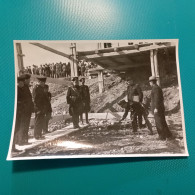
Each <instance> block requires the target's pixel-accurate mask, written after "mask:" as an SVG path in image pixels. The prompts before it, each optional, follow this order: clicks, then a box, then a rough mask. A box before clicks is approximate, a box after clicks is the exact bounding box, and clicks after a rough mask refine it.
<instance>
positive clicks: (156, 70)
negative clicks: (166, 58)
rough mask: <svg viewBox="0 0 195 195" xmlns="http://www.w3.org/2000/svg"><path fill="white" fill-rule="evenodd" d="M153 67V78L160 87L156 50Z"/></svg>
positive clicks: (155, 51) (156, 51)
mask: <svg viewBox="0 0 195 195" xmlns="http://www.w3.org/2000/svg"><path fill="white" fill-rule="evenodd" d="M154 67H155V76H156V78H157V84H158V85H159V86H160V74H159V67H158V50H157V49H155V50H154Z"/></svg>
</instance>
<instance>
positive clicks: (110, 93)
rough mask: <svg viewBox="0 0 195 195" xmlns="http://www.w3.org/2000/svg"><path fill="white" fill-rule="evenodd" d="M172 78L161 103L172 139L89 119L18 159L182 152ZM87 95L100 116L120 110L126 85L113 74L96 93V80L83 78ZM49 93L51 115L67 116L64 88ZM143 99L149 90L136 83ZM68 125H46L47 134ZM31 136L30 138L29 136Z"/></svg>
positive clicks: (112, 121) (53, 86) (52, 87)
mask: <svg viewBox="0 0 195 195" xmlns="http://www.w3.org/2000/svg"><path fill="white" fill-rule="evenodd" d="M175 79H176V77H170V78H167V83H168V86H166V84H164V87H163V94H164V104H165V109H166V116H167V122H168V125H169V128H170V130H171V132H172V133H173V135H174V136H175V139H174V140H166V141H160V140H157V138H158V134H157V132H156V130H155V124H154V121H153V119H150V120H151V123H152V124H153V129H154V135H149V131H148V130H147V128H143V129H141V130H138V132H137V133H133V132H132V128H131V125H130V120H129V119H126V120H125V121H124V122H123V123H118V120H119V119H109V120H100V119H94V118H92V119H90V125H89V126H88V127H85V128H82V129H80V130H78V131H75V132H72V133H70V134H68V135H65V136H63V137H60V138H57V139H55V140H53V141H49V142H47V143H45V144H41V145H39V146H36V147H34V148H32V149H30V150H26V151H25V152H24V153H23V154H21V155H22V156H49V155H112V154H119V155H123V154H157V153H158V154H175V153H184V141H183V130H182V120H181V111H180V101H179V89H178V85H177V82H176V81H175ZM86 84H87V85H88V86H89V89H90V94H91V112H95V113H98V112H100V113H104V112H107V111H108V110H110V111H111V112H113V113H114V112H118V111H124V110H122V108H120V107H119V106H118V104H117V103H118V102H119V101H120V100H122V99H125V98H126V93H125V92H126V88H127V86H126V83H125V81H124V80H122V79H121V77H119V76H117V75H110V76H109V77H105V91H104V93H102V94H99V92H98V81H97V78H94V79H90V80H89V79H87V80H86ZM49 86H50V91H51V93H52V109H53V115H61V114H63V113H64V114H65V113H68V104H67V103H66V93H67V89H68V88H67V86H63V85H57V84H49ZM140 86H141V88H142V90H143V93H144V97H146V96H147V97H149V96H150V92H151V88H150V86H149V84H148V83H140ZM70 123H71V121H70V120H68V121H66V122H65V121H57V122H55V123H51V124H50V125H49V131H51V132H53V131H58V130H60V129H62V128H64V127H66V126H67V125H69V124H70ZM31 136H32V135H31Z"/></svg>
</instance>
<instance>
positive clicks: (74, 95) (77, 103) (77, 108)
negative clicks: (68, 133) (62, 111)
mask: <svg viewBox="0 0 195 195" xmlns="http://www.w3.org/2000/svg"><path fill="white" fill-rule="evenodd" d="M72 82H73V86H71V87H69V88H68V92H67V96H66V99H67V103H68V104H69V113H70V115H71V116H72V122H73V127H74V128H79V115H80V114H81V113H82V93H81V90H80V86H79V80H78V77H74V78H73V79H72Z"/></svg>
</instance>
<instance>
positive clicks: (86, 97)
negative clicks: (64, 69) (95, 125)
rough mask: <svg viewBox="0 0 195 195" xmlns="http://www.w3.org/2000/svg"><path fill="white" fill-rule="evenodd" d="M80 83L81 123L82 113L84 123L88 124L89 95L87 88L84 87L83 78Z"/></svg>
mask: <svg viewBox="0 0 195 195" xmlns="http://www.w3.org/2000/svg"><path fill="white" fill-rule="evenodd" d="M80 82H81V86H80V88H81V93H82V104H83V105H82V113H81V115H80V119H81V122H82V123H83V113H85V119H86V123H87V124H88V123H89V120H88V112H89V111H90V94H89V87H88V86H87V85H85V78H81V79H80Z"/></svg>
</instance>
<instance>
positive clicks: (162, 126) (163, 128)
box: [149, 76, 172, 140]
mask: <svg viewBox="0 0 195 195" xmlns="http://www.w3.org/2000/svg"><path fill="white" fill-rule="evenodd" d="M156 81H157V80H156V77H155V76H151V77H150V78H149V82H150V85H151V87H152V91H151V111H152V113H153V114H154V119H155V123H156V129H157V132H158V134H159V139H160V140H165V139H166V138H171V137H172V134H171V132H170V130H169V128H168V126H167V123H166V120H165V107H164V98H163V91H162V89H161V88H160V87H159V86H158V85H157V84H156Z"/></svg>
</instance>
